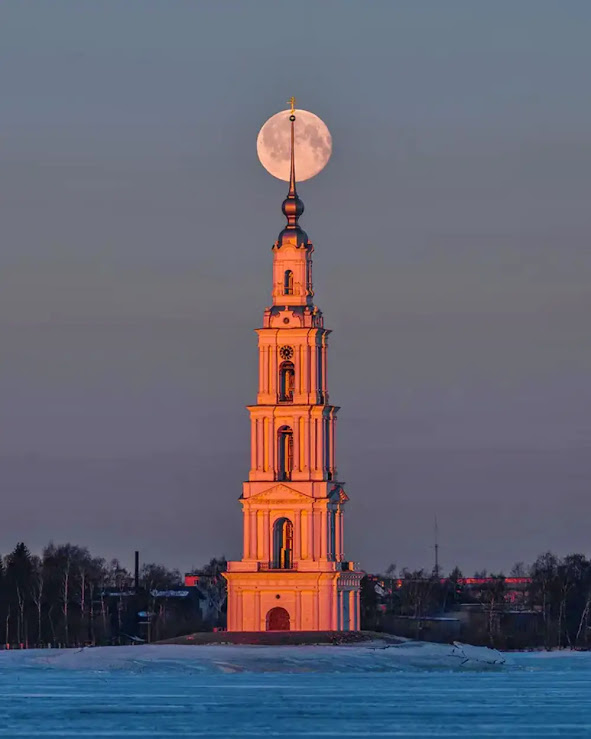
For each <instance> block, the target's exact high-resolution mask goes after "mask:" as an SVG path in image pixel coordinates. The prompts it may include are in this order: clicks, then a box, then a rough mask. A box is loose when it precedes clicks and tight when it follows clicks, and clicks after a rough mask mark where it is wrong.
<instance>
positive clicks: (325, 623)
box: [226, 103, 362, 631]
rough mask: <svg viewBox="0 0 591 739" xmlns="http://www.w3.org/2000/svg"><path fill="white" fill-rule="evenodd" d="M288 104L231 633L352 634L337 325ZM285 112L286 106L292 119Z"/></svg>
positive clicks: (232, 572) (234, 569)
mask: <svg viewBox="0 0 591 739" xmlns="http://www.w3.org/2000/svg"><path fill="white" fill-rule="evenodd" d="M295 113H296V111H295V109H294V107H293V103H292V110H291V113H290V115H289V120H290V136H291V146H290V179H289V191H288V194H287V197H286V199H285V200H284V201H283V206H282V210H283V214H284V215H285V217H286V219H287V223H286V225H285V228H284V229H283V231H281V233H280V234H279V237H278V239H277V241H276V242H275V244H274V245H273V287H272V291H271V297H272V305H271V306H270V307H268V308H266V310H265V312H264V316H263V325H262V328H259V329H257V334H258V354H259V372H258V393H257V398H256V405H251V406H248V411H249V414H250V450H251V454H250V471H249V475H248V481H247V482H245V483H244V484H243V491H242V496H241V498H240V502H241V504H242V512H243V557H242V560H240V561H236V562H229V563H228V571H227V573H226V578H227V581H228V631H265V630H270V631H276V630H293V631H355V630H358V629H359V584H360V581H361V577H362V573H361V572H359V571H358V569H357V568H356V566H355V563H354V562H349V561H347V560H346V559H345V554H344V545H343V541H344V540H343V528H344V527H343V512H344V506H345V503H346V502H347V500H348V498H347V495H346V494H345V491H344V488H343V483H342V482H339V481H338V476H337V469H336V462H335V426H336V419H337V412H338V410H339V409H338V407H336V406H334V405H331V404H330V403H329V396H328V387H327V372H326V364H327V350H328V336H329V334H330V331H329V330H328V329H326V328H324V319H323V316H322V312H321V311H320V310H319V309H318V308H317V307H316V305H315V303H314V290H313V287H312V254H313V252H314V247H313V245H312V243H311V242H310V240H309V239H308V236H307V235H306V233H305V232H304V231H303V230H302V229H301V227H300V225H299V218H300V216H301V215H302V213H303V212H304V204H303V203H302V201H301V200H300V198H299V196H298V194H297V190H296V178H295V145H294V125H295V121H296V115H295ZM288 114H289V111H287V112H286V115H288Z"/></svg>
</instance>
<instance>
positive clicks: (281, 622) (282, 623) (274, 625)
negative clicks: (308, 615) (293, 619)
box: [267, 606, 291, 631]
mask: <svg viewBox="0 0 591 739" xmlns="http://www.w3.org/2000/svg"><path fill="white" fill-rule="evenodd" d="M290 628H291V627H290V623H289V613H288V612H287V611H286V610H285V608H280V607H279V606H277V607H276V608H271V610H270V611H269V613H267V631H289V630H290Z"/></svg>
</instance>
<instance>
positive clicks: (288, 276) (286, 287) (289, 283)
mask: <svg viewBox="0 0 591 739" xmlns="http://www.w3.org/2000/svg"><path fill="white" fill-rule="evenodd" d="M283 294H284V295H293V272H292V271H291V270H290V269H286V270H285V273H284V275H283Z"/></svg>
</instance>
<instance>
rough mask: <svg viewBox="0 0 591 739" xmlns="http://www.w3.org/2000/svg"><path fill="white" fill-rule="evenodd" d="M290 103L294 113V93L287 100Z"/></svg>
mask: <svg viewBox="0 0 591 739" xmlns="http://www.w3.org/2000/svg"><path fill="white" fill-rule="evenodd" d="M287 102H288V104H289V105H291V114H292V115H293V114H294V113H295V98H294V96H293V95H292V96H291V97H290V98H289V100H288V101H287Z"/></svg>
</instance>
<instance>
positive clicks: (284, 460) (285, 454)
mask: <svg viewBox="0 0 591 739" xmlns="http://www.w3.org/2000/svg"><path fill="white" fill-rule="evenodd" d="M292 469H293V431H292V430H291V429H290V428H289V426H282V427H281V428H280V429H279V431H278V432H277V479H278V480H291V471H292Z"/></svg>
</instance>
